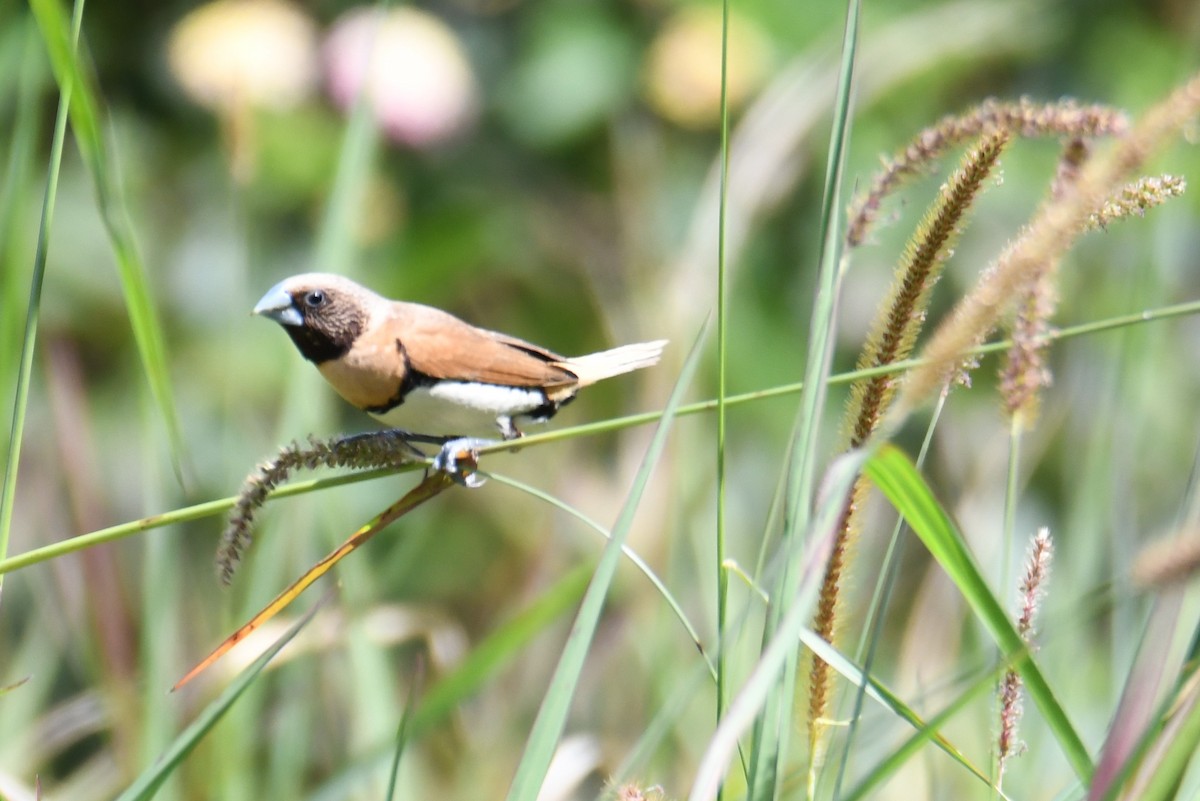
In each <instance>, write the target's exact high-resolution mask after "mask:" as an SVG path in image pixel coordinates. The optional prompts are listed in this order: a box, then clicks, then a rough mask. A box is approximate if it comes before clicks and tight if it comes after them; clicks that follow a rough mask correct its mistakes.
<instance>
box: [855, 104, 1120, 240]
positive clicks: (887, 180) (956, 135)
mask: <svg viewBox="0 0 1200 801" xmlns="http://www.w3.org/2000/svg"><path fill="white" fill-rule="evenodd" d="M1128 126H1129V121H1128V119H1127V118H1126V117H1125V115H1124V114H1123V113H1122V112H1121V111H1119V110H1117V109H1114V108H1110V107H1108V106H1100V105H1091V106H1080V105H1079V104H1078V103H1076V102H1075V101H1073V100H1060V101H1057V102H1054V103H1044V104H1039V103H1034V102H1032V101H1030V100H1026V99H1022V100H1017V101H1014V102H1001V101H998V100H985V101H984V102H983V103H981V104H980V105H978V106H976V107H975V108H973V109H970V110H969V111H966V112H964V113H962V114H953V115H949V116H946V117H943V118H942V119H941V120H940V121H938V122H937V124H935V125H932V126H930V127H929V128H926V129H925V130H923V131H921V132H920V133H919V134H917V135H916V137H914V138H913V140H912V142H910V143H909V144H908V146H907V147H905V148H904V149H903V150H901V151H899V152H898V153H897V154H896V155H894V156H893V157H892V158H891V159H889V160H887V161H885V162H884V168H883V170H882V171H881V172H880V173H879V174H878V175H876V177H875V179H874V181H873V182H872V184H871V187H870V189H868V190H867V191H866V192H865V193H863V194H862V195H860V196H859V197H858V198H856V199H855V201H854V203H853V205H852V207H851V209H850V222H849V224H848V225H847V229H846V244H847V245H848V246H850V247H851V248H854V247H858V246H859V245H861V244H863V242H865V241H866V238H867V236H868V234H869V233H870V231H871V228H873V227H874V225H875V221H876V219H877V217H878V216H879V207H880V204H881V203H882V202H883V200H884V199H885V198H886V197H887V196H888V195H890V194H891V193H893V192H895V191H896V189H898V188H899V187H900V186H902V185H903V184H904V183H905V182H906V181H908V180H909V179H911V178H913V177H915V176H917V175H920V174H922V173H923V172H924V171H925V170H926V169H928V168H929V167H930V165H931V164H932V163H933V162H934V160H936V159H937V158H938V157H939V156H941V155H942V154H943V153H945V152H946V151H947V150H949V149H950V148H952V147H955V146H956V145H959V144H962V143H964V142H968V141H971V140H972V139H975V138H977V137H980V136H985V135H988V134H992V133H995V132H997V131H1008V132H1009V133H1010V134H1012V135H1014V136H1019V137H1022V138H1030V137H1036V136H1070V137H1073V138H1088V139H1092V138H1095V137H1098V136H1111V135H1115V134H1121V133H1123V132H1124V131H1126V130H1127V128H1128Z"/></svg>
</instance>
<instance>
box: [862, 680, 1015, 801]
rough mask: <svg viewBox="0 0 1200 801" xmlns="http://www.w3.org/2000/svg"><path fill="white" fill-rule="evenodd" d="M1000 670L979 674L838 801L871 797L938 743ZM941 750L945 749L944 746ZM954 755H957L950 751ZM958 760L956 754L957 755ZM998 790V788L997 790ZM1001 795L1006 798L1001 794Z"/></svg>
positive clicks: (985, 778)
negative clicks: (941, 731) (943, 730)
mask: <svg viewBox="0 0 1200 801" xmlns="http://www.w3.org/2000/svg"><path fill="white" fill-rule="evenodd" d="M997 673H998V671H997V672H992V673H987V674H985V675H983V676H982V677H980V678H979V679H978V680H977V681H976V682H975V683H974V684H972V685H971V686H970V687H968V688H967V690H966V691H965V692H963V693H962V694H961V695H959V696H958V698H956V699H954V701H952V702H951V703H950V705H949V706H947V707H946V708H945V709H943V710H942V711H941V712H939V713H938V714H936V715H934V716H933V717H932V718H930V719H929V722H928V723H924V724H922V725H920V726H918V727H917V731H916V733H914V734H913V735H912V736H911V737H909V738H908V739H907V740H905V741H904V743H903V744H901V746H900V747H899V748H897V749H896V750H895V751H893V752H892V753H891V754H890V755H888V757H887V758H886V759H884V760H883V761H882V762H880V763H879V764H878V765H876V766H875V767H874V768H873V769H872V770H871V771H870V773H868V774H867V775H866V776H865V777H863V779H862V781H861V782H859V784H858V785H857V786H856V787H854V788H853V789H852V790H851V791H850V792H849V793H848V794H847V795H845V796H842V797H839V798H838V801H860V799H864V798H868V797H870V795H871V793H872V792H873V791H875V790H878V789H879V786H880V785H881V784H883V783H884V782H885V781H886V780H887V779H888V778H890V777H891V776H893V775H895V773H896V771H898V770H899V769H900V768H901V767H903V766H904V764H905V763H906V762H908V760H909V759H911V758H912V757H913V756H915V755H916V754H917V753H918V752H919V751H920V750H921V748H922V746H924V745H925V744H926V743H928V742H931V741H932V742H934V743H937V741H938V737H937V732H938V730H939V729H941V728H942V726H944V725H945V724H946V723H948V722H949V721H950V719H951V718H953V717H954V716H955V715H957V714H958V713H959V712H961V711H962V710H963V709H965V708H966V706H967V704H969V703H970V702H971V701H973V700H975V698H977V697H978V696H980V695H983V693H984V692H986V691H987V690H990V689H991V688H993V687H994V686H995V685H996V677H997ZM942 750H946V749H945V748H943V749H942ZM947 753H950V752H947ZM951 756H955V754H953V753H951ZM956 759H957V757H956ZM959 763H960V764H962V765H964V766H966V767H968V768H969V769H970V770H971V772H972V773H974V774H975V775H976V776H978V777H979V778H981V779H982V780H983V782H984V784H989V785H990V782H989V781H988V777H987V776H985V775H983V774H982V773H981V772H980V771H978V770H977V769H976V768H974V767H973V766H971V765H969V764H968V763H966V762H963V761H961V760H959ZM997 792H999V791H997ZM1000 797H1004V796H1003V795H1002V794H1001V796H1000Z"/></svg>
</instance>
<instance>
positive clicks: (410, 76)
mask: <svg viewBox="0 0 1200 801" xmlns="http://www.w3.org/2000/svg"><path fill="white" fill-rule="evenodd" d="M325 63H326V69H327V71H328V79H329V91H330V93H331V94H332V95H333V98H334V100H335V101H336V102H337V103H338V105H340V106H341V107H342V108H343V109H345V108H349V107H350V106H351V105H352V104H353V102H354V100H355V98H356V97H357V96H358V94H359V92H360V91H362V90H363V89H364V87H365V89H366V91H367V92H369V97H370V101H371V105H372V108H373V110H374V113H375V117H376V119H377V120H378V123H379V126H380V128H382V129H383V131H384V132H385V133H386V134H387V135H388V136H389V137H390V138H391V139H393V140H394V141H397V142H402V143H404V144H408V145H413V146H422V145H430V144H435V143H437V142H440V141H442V140H445V139H447V138H449V137H451V136H453V135H454V134H455V133H457V132H458V131H460V130H462V129H463V128H464V127H465V126H466V125H467V124H468V123H469V122H470V121H471V119H472V118H473V116H474V111H475V103H476V90H475V79H474V76H473V75H472V72H471V67H470V64H469V63H468V62H467V57H466V54H465V52H464V50H463V47H462V44H461V43H460V42H459V40H458V38H457V37H456V36H455V35H454V33H453V32H452V31H451V30H450V29H449V28H448V27H447V26H446V25H445V23H443V22H441V20H439V19H437V18H436V17H434V16H432V15H430V14H427V13H425V12H423V11H417V10H416V9H412V8H398V9H394V10H392V11H388V12H381V11H378V10H376V9H374V8H368V7H360V8H356V9H353V10H351V11H349V12H347V13H346V14H344V15H342V17H341V18H340V19H339V20H338V21H337V22H336V23H335V25H334V29H333V32H332V33H331V34H330V35H329V39H328V40H327V41H326V43H325Z"/></svg>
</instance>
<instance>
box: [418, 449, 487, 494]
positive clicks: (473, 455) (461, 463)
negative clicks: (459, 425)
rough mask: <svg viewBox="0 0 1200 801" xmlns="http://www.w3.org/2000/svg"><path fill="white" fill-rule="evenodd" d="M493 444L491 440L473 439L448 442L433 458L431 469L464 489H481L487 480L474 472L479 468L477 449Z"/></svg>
mask: <svg viewBox="0 0 1200 801" xmlns="http://www.w3.org/2000/svg"><path fill="white" fill-rule="evenodd" d="M494 444H495V443H494V442H492V441H491V440H487V439H476V438H475V437H459V438H458V439H452V440H449V441H448V442H446V443H445V444H444V445H442V449H441V450H440V451H438V454H437V456H435V457H433V469H434V470H437V471H438V472H440V473H445V474H446V475H448V476H450V477H451V478H452V479H454V480H455V481H456V482H458V483H459V484H462V485H463V486H464V487H468V488H470V489H474V488H475V487H482V486H483V485H484V483H485V482H486V481H487V479H485V478H483V477H481V476H480V475H479V473H478V472H476V471H477V470H478V468H479V449H480V448H484V447H487V446H488V445H494Z"/></svg>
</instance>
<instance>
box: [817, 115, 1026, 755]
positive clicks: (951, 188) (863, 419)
mask: <svg viewBox="0 0 1200 801" xmlns="http://www.w3.org/2000/svg"><path fill="white" fill-rule="evenodd" d="M1008 141H1009V136H1008V133H1007V132H1006V131H1004V130H1000V131H997V132H995V133H993V134H990V135H988V136H986V137H984V138H983V140H982V141H981V142H980V143H979V144H978V145H977V146H976V147H975V148H973V149H972V150H971V151H970V152H968V153H967V154H966V156H965V157H964V158H963V162H962V165H961V166H960V168H959V169H958V171H957V172H956V173H955V174H954V175H953V176H952V177H951V179H950V180H949V181H948V182H947V184H946V185H945V187H943V189H942V191H941V193H940V195H939V197H938V199H937V200H936V201H935V202H934V204H933V205H932V206H931V207H930V208H929V210H928V211H927V212H926V214H925V217H924V219H923V220H922V221H921V223H920V225H919V226H918V227H917V230H916V232H915V233H914V234H913V236H912V238H911V239H910V240H909V244H908V246H907V247H906V249H905V253H904V255H903V257H902V258H901V260H900V263H899V264H898V265H897V267H896V275H895V282H894V283H893V285H892V288H891V290H890V291H889V294H888V296H887V298H885V300H884V302H883V303H882V304H881V306H880V313H879V315H878V316H877V317H876V319H875V322H874V323H873V325H872V328H871V332H870V334H869V335H868V337H867V343H866V346H865V347H864V348H863V353H862V355H861V356H860V357H859V362H858V366H859V367H860V368H867V367H876V366H880V365H884V364H890V363H892V362H894V361H898V360H901V359H905V358H907V357H908V355H909V354H910V353H911V352H912V349H913V346H914V343H915V342H916V338H917V334H918V333H919V332H920V330H921V328H922V324H923V323H924V321H925V312H926V309H927V308H928V305H929V299H930V297H931V295H932V292H933V287H934V285H935V284H936V283H937V280H938V278H939V277H940V276H941V272H942V268H943V266H944V265H945V262H946V259H947V258H948V257H949V254H950V253H951V252H952V249H953V245H954V241H955V240H956V239H957V237H958V234H959V232H960V230H961V228H962V224H963V220H964V217H965V215H966V214H967V212H968V211H969V210H970V208H971V205H972V203H973V202H974V200H975V197H976V196H977V195H978V193H979V191H980V190H981V189H982V188H983V186H984V183H985V181H986V180H987V179H988V177H989V176H990V175H991V174H992V171H993V169H994V168H995V166H996V164H997V162H998V160H999V158H1000V154H1001V153H1002V152H1003V150H1004V148H1005V146H1006V145H1007V143H1008ZM895 392H896V381H895V378H894V377H893V376H878V377H875V378H871V379H866V380H864V381H860V382H857V383H855V384H854V385H853V386H852V387H851V392H850V403H849V406H848V408H847V412H846V420H847V427H848V429H849V434H848V442H847V447H848V448H849V449H854V448H858V447H861V446H862V445H863V444H864V443H866V442H867V440H868V439H870V438H871V436H872V435H873V434H874V432H875V431H876V429H877V428H878V426H879V422H880V421H881V420H882V419H883V416H884V415H885V414H886V412H887V409H888V407H889V405H890V404H891V401H892V398H893V396H894V394H895ZM868 489H869V486H868V484H867V482H866V481H865V480H864V479H861V478H860V479H859V480H858V481H856V482H855V487H854V491H853V492H852V493H851V496H850V499H849V501H848V503H847V504H846V507H845V509H843V511H842V517H841V520H840V521H839V524H838V535H837V539H836V541H835V543H834V547H833V552H832V554H831V556H830V559H829V564H828V566H827V567H826V570H825V578H824V582H823V585H822V588H821V599H820V602H819V604H818V607H817V613H816V616H815V618H814V619H813V630H814V631H815V632H816V633H817V634H818V635H819V636H820V637H822V638H823V639H825V640H826V641H827V642H831V643H836V639H837V629H838V626H839V622H840V620H841V612H840V601H841V598H842V583H843V574H844V571H845V570H846V568H847V567H848V562H849V561H850V559H851V555H852V552H853V548H854V544H855V541H856V539H857V535H858V532H859V527H860V525H861V521H860V515H859V511H860V509H861V508H862V504H863V503H864V502H865V500H866V495H867V491H868ZM833 680H834V673H833V671H832V670H831V669H830V667H829V665H827V664H825V662H824V661H822V660H821V659H820V658H818V657H813V659H812V663H811V666H810V669H809V678H808V709H807V712H808V737H809V747H810V765H811V768H812V771H813V773H814V774H815V773H816V772H817V771H819V769H820V767H821V765H822V762H823V755H824V746H825V741H826V734H825V733H826V728H827V726H826V724H827V721H828V716H829V708H830V705H831V700H832V699H831V696H832V692H833Z"/></svg>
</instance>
